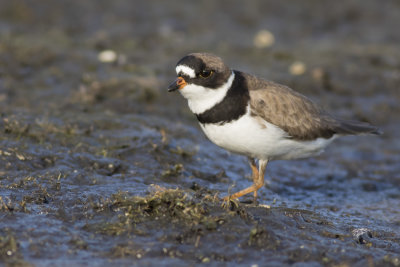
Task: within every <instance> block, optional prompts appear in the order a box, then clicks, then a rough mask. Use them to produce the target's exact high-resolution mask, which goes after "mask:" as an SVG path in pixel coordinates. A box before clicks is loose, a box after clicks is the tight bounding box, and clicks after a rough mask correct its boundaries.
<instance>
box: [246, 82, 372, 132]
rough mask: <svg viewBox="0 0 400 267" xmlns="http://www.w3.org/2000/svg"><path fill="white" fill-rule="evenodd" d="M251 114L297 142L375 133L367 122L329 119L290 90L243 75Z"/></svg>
mask: <svg viewBox="0 0 400 267" xmlns="http://www.w3.org/2000/svg"><path fill="white" fill-rule="evenodd" d="M246 79H247V81H248V85H249V87H248V88H251V89H250V90H249V93H250V107H251V110H252V113H253V114H255V115H258V116H260V117H262V118H263V119H264V120H266V121H268V122H269V123H272V124H274V125H277V126H278V127H280V128H281V129H283V130H284V131H285V132H287V133H288V135H289V137H290V138H293V139H297V140H313V139H315V138H318V137H323V138H330V137H332V136H333V135H334V134H360V133H373V134H378V133H379V130H378V129H377V128H376V127H374V126H371V125H369V124H366V123H361V122H353V121H345V120H340V119H336V118H334V117H332V116H331V115H329V114H328V113H327V112H325V111H324V110H322V109H321V108H320V107H319V106H317V105H316V104H315V103H313V102H312V101H311V100H310V99H308V98H307V97H305V96H303V95H301V94H299V93H297V92H295V91H293V90H292V89H290V88H289V87H286V86H284V85H280V84H277V83H274V82H270V81H266V80H261V79H258V78H256V77H254V76H250V75H246Z"/></svg>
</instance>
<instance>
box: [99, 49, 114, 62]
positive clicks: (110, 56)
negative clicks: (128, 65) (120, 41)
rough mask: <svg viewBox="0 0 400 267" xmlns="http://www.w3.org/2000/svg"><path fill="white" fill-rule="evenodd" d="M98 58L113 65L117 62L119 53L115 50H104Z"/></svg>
mask: <svg viewBox="0 0 400 267" xmlns="http://www.w3.org/2000/svg"><path fill="white" fill-rule="evenodd" d="M97 58H98V59H99V60H100V61H101V62H104V63H111V62H115V61H116V60H117V53H116V52H115V51H113V50H104V51H101V52H100V53H99V55H98V56H97Z"/></svg>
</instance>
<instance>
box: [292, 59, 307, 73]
mask: <svg viewBox="0 0 400 267" xmlns="http://www.w3.org/2000/svg"><path fill="white" fill-rule="evenodd" d="M306 69H307V68H306V65H305V64H304V63H303V62H301V61H295V62H293V63H292V65H290V67H289V72H290V74H292V75H296V76H298V75H302V74H304V73H305V72H306Z"/></svg>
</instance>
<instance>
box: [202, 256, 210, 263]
mask: <svg viewBox="0 0 400 267" xmlns="http://www.w3.org/2000/svg"><path fill="white" fill-rule="evenodd" d="M201 262H202V263H209V262H210V258H208V257H205V258H203V259H202V260H201Z"/></svg>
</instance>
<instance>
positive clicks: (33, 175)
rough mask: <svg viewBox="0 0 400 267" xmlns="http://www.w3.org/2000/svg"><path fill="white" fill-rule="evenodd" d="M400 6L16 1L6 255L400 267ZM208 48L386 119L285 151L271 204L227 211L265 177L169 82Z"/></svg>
mask: <svg viewBox="0 0 400 267" xmlns="http://www.w3.org/2000/svg"><path fill="white" fill-rule="evenodd" d="M399 12H400V3H399V1H395V0H392V1H390V0H387V1H386V0H385V1H373V0H367V1H365V0H358V1H356V0H353V1H343V2H341V3H340V4H339V3H336V2H334V1H316V0H304V1H281V2H278V1H261V0H260V1H252V0H250V1H245V2H243V1H198V2H189V1H185V2H183V1H182V2H180V1H124V0H117V1H106V0H99V1H68V0H60V1H52V0H44V1H29V0H15V1H0V38H1V40H0V116H1V118H0V265H2V264H4V265H7V266H32V265H34V266H71V265H74V266H84V265H90V266H111V265H120V266H194V265H197V264H204V265H206V264H207V265H211V266H228V265H229V266H232V265H238V266H265V265H268V266H285V265H296V266H400V208H399V207H400V174H399V173H400V156H399V154H400V141H399V138H398V137H399V135H400V126H399V123H400V116H399V115H400V105H399V101H400V49H399V43H400V31H399V30H398V26H397V25H400V16H399ZM257 36H258V37H257ZM107 50H111V52H106V53H104V51H107ZM195 51H208V52H213V53H215V54H218V55H220V56H221V57H223V58H224V59H225V61H226V62H228V63H229V65H230V66H232V67H234V68H236V69H240V70H244V71H248V72H251V73H255V74H257V75H259V76H262V77H264V78H268V79H271V80H275V81H278V82H281V83H284V84H287V85H289V86H291V87H292V88H294V89H295V90H297V91H299V92H302V93H304V94H306V95H308V96H309V97H311V98H312V99H314V100H315V101H317V102H319V103H320V104H321V105H323V106H324V107H325V108H326V109H327V110H329V111H331V112H333V113H335V114H336V115H339V116H341V117H344V118H351V119H357V120H361V121H368V122H370V123H373V124H376V125H379V126H380V127H381V129H382V130H383V131H384V135H382V136H379V137H377V136H362V137H346V138H342V139H339V140H337V141H336V142H335V143H334V144H333V145H331V146H330V147H329V148H328V149H327V151H326V153H324V154H322V155H321V156H318V157H315V158H311V159H306V160H298V161H276V162H272V163H271V164H270V165H269V166H268V169H267V180H268V185H266V186H265V187H264V188H262V189H261V190H260V198H259V203H258V204H253V203H252V202H251V197H244V198H243V199H241V202H240V203H239V202H238V203H233V204H232V205H231V207H230V208H229V209H225V208H223V207H221V201H220V197H221V196H225V195H226V194H227V193H228V192H229V191H230V192H233V191H236V190H238V189H241V188H244V187H246V186H249V185H250V184H251V181H250V168H249V167H248V165H247V162H246V159H245V158H244V157H241V156H237V155H232V154H229V153H228V152H226V151H224V150H222V149H220V148H218V147H216V146H215V145H213V144H212V143H210V142H209V141H208V140H206V138H205V137H204V135H203V133H202V132H201V130H200V128H199V127H198V126H197V123H196V120H195V118H194V116H193V115H192V114H191V113H190V111H189V109H188V108H187V105H186V103H185V101H184V100H183V99H182V97H181V96H180V95H179V94H168V93H167V92H166V87H167V86H168V84H169V83H170V82H171V81H172V80H173V79H174V76H175V73H174V66H175V63H176V62H177V60H178V59H179V58H180V57H182V56H183V55H185V54H186V53H188V52H195ZM102 52H103V53H102Z"/></svg>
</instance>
